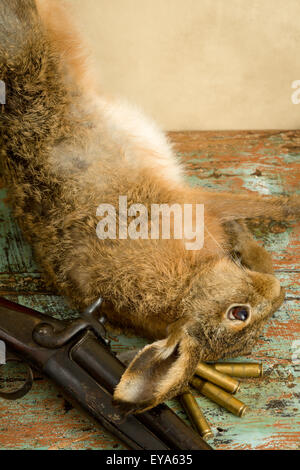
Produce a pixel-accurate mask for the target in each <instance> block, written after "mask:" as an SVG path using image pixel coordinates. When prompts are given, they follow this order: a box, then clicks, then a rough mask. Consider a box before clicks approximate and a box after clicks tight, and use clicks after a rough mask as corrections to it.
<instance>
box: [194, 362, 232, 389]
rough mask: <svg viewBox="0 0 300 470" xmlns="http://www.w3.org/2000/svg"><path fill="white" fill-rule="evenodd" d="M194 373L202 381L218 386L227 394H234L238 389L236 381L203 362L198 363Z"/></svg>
mask: <svg viewBox="0 0 300 470" xmlns="http://www.w3.org/2000/svg"><path fill="white" fill-rule="evenodd" d="M195 373H196V375H199V376H200V377H202V378H203V379H205V380H208V381H209V382H211V383H213V384H215V385H218V386H219V387H221V388H223V389H224V390H226V391H227V392H229V393H236V392H237V391H238V389H239V388H240V383H239V381H238V380H236V379H234V378H232V377H230V376H229V375H226V374H224V373H222V372H220V371H219V370H216V369H215V368H214V367H212V366H211V365H208V364H205V363H204V362H199V364H198V366H197V368H196V371H195Z"/></svg>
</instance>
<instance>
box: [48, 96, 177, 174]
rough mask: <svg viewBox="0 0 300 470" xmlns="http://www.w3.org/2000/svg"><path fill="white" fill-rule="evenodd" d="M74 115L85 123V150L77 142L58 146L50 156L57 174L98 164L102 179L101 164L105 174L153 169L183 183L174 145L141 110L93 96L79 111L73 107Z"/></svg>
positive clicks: (84, 101)
mask: <svg viewBox="0 0 300 470" xmlns="http://www.w3.org/2000/svg"><path fill="white" fill-rule="evenodd" d="M76 105H78V103H76ZM71 114H73V115H74V117H75V118H76V117H78V118H80V119H82V117H83V120H84V119H86V123H85V124H86V127H85V132H86V133H87V134H88V139H85V140H84V146H83V144H82V141H81V142H80V143H79V145H78V146H76V145H75V146H74V142H62V143H60V144H58V145H57V146H56V147H55V149H54V151H53V152H52V155H51V156H50V161H51V163H52V166H53V168H54V169H55V170H56V171H65V172H77V171H84V170H85V169H87V168H91V167H94V166H95V164H97V173H99V176H100V175H101V171H99V170H100V169H99V163H100V164H102V165H103V166H104V167H105V170H106V171H109V170H110V171H117V170H118V168H119V167H124V166H125V167H129V168H132V169H134V170H139V169H151V170H152V171H153V172H154V173H156V174H158V175H160V176H163V177H165V178H166V179H167V180H168V181H172V182H174V183H180V182H181V180H182V169H181V166H180V164H179V162H178V161H177V159H176V156H175V155H174V153H173V151H172V147H171V144H170V143H169V142H168V140H167V138H166V136H165V135H164V133H163V132H161V131H160V130H159V128H158V127H157V125H156V124H155V123H154V122H152V121H151V120H150V119H148V118H147V117H145V116H144V115H143V113H142V112H141V111H140V110H139V109H138V108H136V107H134V106H132V105H129V104H128V103H127V102H126V101H123V100H114V101H109V100H107V99H106V98H103V97H99V96H97V95H90V96H86V97H84V98H82V99H81V102H80V103H79V110H78V108H77V106H76V107H75V106H74V108H73V109H71ZM85 116H86V118H85ZM75 139H76V137H75ZM74 147H75V148H74ZM75 149H76V150H75Z"/></svg>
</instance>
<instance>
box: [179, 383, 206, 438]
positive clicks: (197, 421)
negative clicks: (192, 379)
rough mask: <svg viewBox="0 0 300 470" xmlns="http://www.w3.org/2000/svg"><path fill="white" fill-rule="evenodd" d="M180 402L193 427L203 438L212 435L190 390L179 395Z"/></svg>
mask: <svg viewBox="0 0 300 470" xmlns="http://www.w3.org/2000/svg"><path fill="white" fill-rule="evenodd" d="M180 402H181V404H182V406H183V408H184V410H185V412H186V414H187V415H188V417H189V420H190V421H191V424H192V425H193V427H194V429H195V430H196V431H198V432H199V434H200V435H201V436H202V437H203V439H209V438H211V437H213V432H212V430H211V427H210V425H209V424H208V422H207V420H206V418H205V416H204V414H203V413H202V411H201V409H200V408H199V405H198V403H197V401H196V399H195V398H194V396H193V395H192V393H191V392H189V391H186V392H184V393H183V394H182V395H181V396H180Z"/></svg>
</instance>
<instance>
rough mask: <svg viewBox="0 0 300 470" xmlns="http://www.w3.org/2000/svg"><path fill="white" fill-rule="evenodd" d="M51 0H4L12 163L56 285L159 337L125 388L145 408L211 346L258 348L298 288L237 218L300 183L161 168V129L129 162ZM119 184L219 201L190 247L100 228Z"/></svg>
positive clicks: (120, 322)
mask: <svg viewBox="0 0 300 470" xmlns="http://www.w3.org/2000/svg"><path fill="white" fill-rule="evenodd" d="M37 3H38V10H39V13H40V15H41V19H40V17H39V16H38V14H37V11H36V9H35V2H34V1H32V0H1V5H0V64H1V76H0V79H2V80H4V81H5V82H6V85H7V90H8V96H7V105H6V107H5V112H4V113H2V114H1V113H0V125H1V165H2V171H3V174H4V176H5V178H6V182H7V185H8V186H9V195H10V200H11V204H12V207H13V209H14V214H15V217H16V218H17V220H18V222H19V224H20V225H21V227H22V229H23V233H24V234H25V236H26V237H27V239H28V240H29V242H30V243H31V244H32V246H33V249H34V254H35V257H36V259H37V260H38V262H39V263H40V265H41V267H42V268H43V270H44V272H45V274H46V276H47V280H48V282H49V285H51V286H54V287H55V289H56V290H57V291H58V292H60V293H61V294H63V295H66V296H67V297H68V298H69V299H71V301H72V303H73V305H75V306H76V307H78V308H83V307H85V306H87V305H89V304H90V303H92V301H94V300H95V299H96V298H97V297H99V296H100V295H101V296H102V297H103V298H104V299H105V301H106V302H105V311H106V313H107V316H108V319H109V322H110V323H111V324H112V325H113V326H116V327H118V328H120V329H122V330H124V331H127V330H128V329H129V330H133V331H134V332H136V333H138V334H141V335H145V336H147V337H149V338H153V339H158V340H159V341H156V342H154V343H153V344H152V345H149V346H147V347H146V348H145V349H144V350H143V351H142V352H141V353H139V355H138V356H137V358H135V359H134V360H133V361H132V363H131V365H130V366H129V368H128V369H127V371H126V373H125V374H124V376H123V378H122V380H121V382H120V384H119V386H118V387H117V389H116V391H115V401H116V402H117V403H119V404H121V405H122V406H123V407H124V408H126V409H127V410H128V411H141V410H143V409H145V408H149V407H151V406H154V405H155V404H157V403H159V402H160V401H162V400H164V399H166V398H170V397H171V396H174V394H176V393H178V392H179V391H180V390H182V389H183V388H184V387H185V386H186V384H187V382H188V380H189V378H190V377H191V375H192V373H193V371H194V369H195V367H196V364H197V361H198V360H199V359H200V358H201V359H204V360H208V359H210V360H217V359H219V358H224V357H229V356H230V357H233V356H236V355H240V354H245V353H248V352H249V351H250V350H251V348H252V346H253V345H254V343H255V341H256V340H257V338H258V335H259V334H260V331H261V329H262V327H263V325H264V322H265V321H266V320H267V318H268V317H269V316H270V315H271V314H272V313H273V311H274V310H275V309H276V308H278V307H279V306H280V304H281V303H282V301H283V297H284V294H283V291H282V289H281V290H280V286H279V282H278V281H277V280H276V278H275V277H274V276H273V275H272V273H273V270H272V263H271V260H270V256H269V255H268V254H267V253H266V252H265V250H264V249H263V248H262V247H260V246H259V245H258V244H257V243H256V242H255V241H254V240H253V238H252V236H251V235H250V234H249V232H248V231H247V230H246V228H245V226H244V225H243V222H236V220H238V219H244V218H246V217H247V218H248V217H250V218H251V217H259V216H269V217H273V218H276V219H281V218H285V217H287V216H290V215H291V216H293V215H294V216H295V217H298V216H299V213H300V204H299V197H297V196H294V197H290V198H288V197H285V198H280V197H277V198H275V197H274V198H272V197H263V196H259V195H256V194H253V195H248V194H241V195H233V194H228V193H214V192H209V191H204V190H202V189H192V188H190V187H188V186H187V185H186V184H185V183H184V182H177V181H171V180H170V179H169V178H168V174H167V173H164V171H163V169H161V168H159V166H157V168H156V166H155V165H156V163H155V162H157V161H159V162H160V161H161V160H157V159H158V158H160V157H159V155H157V152H156V150H151V149H149V146H148V144H147V143H145V144H140V143H138V144H137V145H136V147H135V149H134V150H135V152H136V153H138V154H139V155H140V166H139V165H132V164H130V163H128V161H127V160H126V157H124V156H123V155H119V153H118V147H117V144H116V143H115V142H112V141H111V139H110V135H109V132H106V130H105V129H106V128H105V122H104V121H103V122H102V120H101V119H102V118H101V117H100V118H99V115H98V114H97V112H96V111H95V109H94V106H93V98H92V97H91V92H92V89H93V86H92V84H91V81H90V80H89V79H87V76H88V75H87V71H86V66H85V62H84V61H83V58H82V50H81V45H80V42H79V40H78V37H77V33H75V32H74V30H73V26H71V25H70V21H69V18H67V17H66V14H67V12H66V10H65V9H62V8H61V6H60V4H56V3H55V2H53V1H51V2H47V0H43V1H42V0H40V1H38V2H37ZM49 5H51V14H49ZM17 19H18V21H17ZM72 38H73V39H72ZM97 126H98V127H97ZM98 128H99V129H100V131H101V132H102V134H101V135H102V140H101V142H99V144H101V149H102V152H103V153H102V154H101V155H100V157H101V158H98V157H99V156H98V154H97V142H98V140H97V139H98V130H97V129H98ZM82 155H86V158H83V157H82ZM94 156H95V158H94ZM96 157H97V158H96ZM170 171H171V170H170ZM100 180H101V184H99V181H100ZM119 195H127V197H128V204H129V205H130V204H131V203H139V202H141V203H143V204H145V205H146V206H150V204H152V203H153V202H154V203H159V204H160V203H169V204H171V203H178V202H179V203H181V204H184V203H203V204H205V230H206V232H205V243H204V247H203V249H202V250H199V251H187V250H185V248H184V244H183V242H182V240H99V239H98V238H97V236H96V225H97V223H98V221H99V220H98V218H97V217H96V209H97V207H98V206H99V204H100V203H102V202H105V203H110V204H113V205H115V206H117V204H118V197H119ZM233 253H236V254H237V255H238V257H239V258H240V261H237V259H235V258H234V257H233V255H232V254H233ZM233 304H238V305H241V304H242V305H244V304H248V305H250V306H251V309H252V316H251V318H250V320H249V322H245V323H243V322H240V321H237V322H235V321H232V320H229V319H228V318H227V317H226V311H227V309H228V308H229V307H230V306H231V305H233Z"/></svg>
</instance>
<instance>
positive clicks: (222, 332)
mask: <svg viewBox="0 0 300 470" xmlns="http://www.w3.org/2000/svg"><path fill="white" fill-rule="evenodd" d="M283 299H284V290H283V289H282V288H281V287H280V284H279V281H278V280H277V279H276V278H275V277H274V276H273V275H270V274H262V273H258V272H255V271H250V270H247V269H245V268H243V267H241V266H239V265H237V264H235V263H234V262H233V261H231V260H230V259H226V258H224V259H221V260H218V261H215V262H213V263H211V264H210V265H206V266H205V271H203V272H200V273H198V275H197V276H196V277H195V278H194V279H193V282H192V284H191V288H190V290H189V293H188V295H187V296H186V298H184V299H182V301H181V304H182V305H181V307H182V310H181V312H182V316H181V318H180V319H179V320H177V321H175V322H174V323H172V324H171V325H169V327H168V335H167V337H166V338H165V339H162V340H159V341H156V342H154V343H152V344H150V345H147V346H146V347H145V348H144V349H142V350H141V351H140V352H139V353H138V354H137V356H136V357H135V358H134V359H133V361H132V362H131V364H130V365H129V367H128V368H127V370H126V371H125V373H124V374H123V376H122V378H121V381H120V383H119V384H118V386H117V388H116V390H115V393H114V402H115V403H116V404H117V405H119V406H120V408H122V409H123V410H124V411H126V412H129V413H130V412H141V411H145V410H146V409H149V408H152V407H153V406H156V405H157V404H158V403H160V402H162V401H164V400H166V399H170V398H172V397H173V396H175V395H176V394H178V393H180V392H181V391H182V390H183V389H184V388H185V387H186V386H187V385H188V382H189V380H190V378H191V376H192V375H193V373H194V370H195V368H196V366H197V363H198V361H199V360H218V359H220V358H225V357H234V356H237V355H243V354H247V353H249V352H250V351H251V348H252V347H253V345H254V344H255V342H256V340H257V339H258V336H259V334H260V332H261V329H262V327H263V325H264V323H265V321H266V320H267V318H269V316H270V315H272V313H273V312H274V311H275V310H276V309H277V308H278V307H279V306H280V305H281V303H282V302H283Z"/></svg>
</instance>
